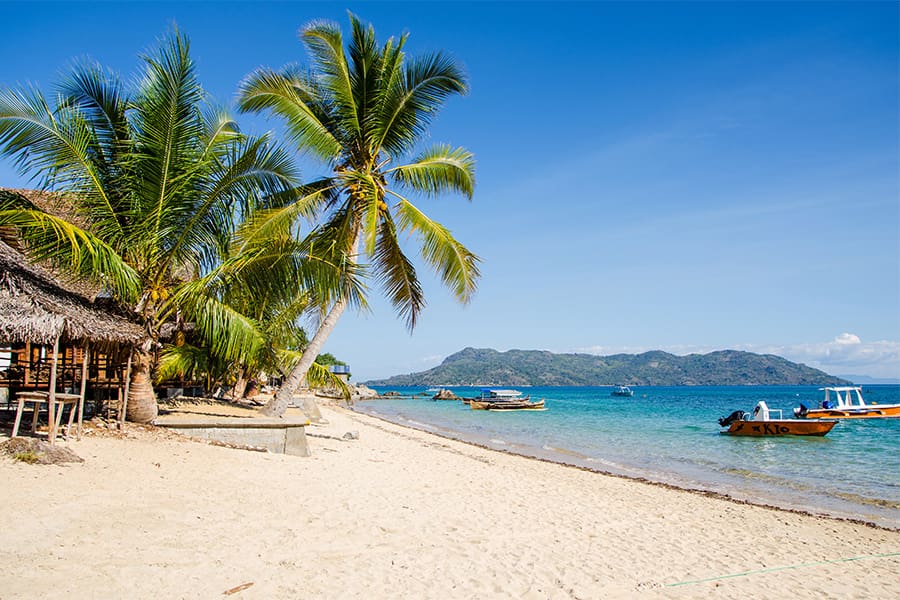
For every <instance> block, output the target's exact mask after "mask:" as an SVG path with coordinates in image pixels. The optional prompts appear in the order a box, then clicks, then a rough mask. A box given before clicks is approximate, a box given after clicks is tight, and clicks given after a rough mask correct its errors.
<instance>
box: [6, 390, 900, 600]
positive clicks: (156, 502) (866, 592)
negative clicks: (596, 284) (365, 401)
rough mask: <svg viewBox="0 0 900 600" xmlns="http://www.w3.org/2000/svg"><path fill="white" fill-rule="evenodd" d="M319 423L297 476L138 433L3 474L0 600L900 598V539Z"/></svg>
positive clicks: (353, 418) (328, 410)
mask: <svg viewBox="0 0 900 600" xmlns="http://www.w3.org/2000/svg"><path fill="white" fill-rule="evenodd" d="M323 412H324V413H325V416H326V418H327V419H328V420H329V421H330V424H329V425H327V426H316V427H310V428H308V431H309V433H310V434H312V436H315V437H311V438H310V445H311V447H312V452H313V456H312V457H310V458H300V457H295V456H285V455H275V454H267V453H259V452H253V451H247V450H236V449H230V448H223V447H218V446H213V445H208V444H203V443H198V442H193V441H188V440H184V439H181V438H179V437H178V436H175V435H174V434H169V433H163V432H159V431H156V430H153V429H152V428H138V427H135V426H130V428H129V430H128V435H127V436H126V437H124V438H122V437H115V436H99V435H97V434H96V433H95V434H92V435H89V436H87V437H86V438H85V439H84V440H82V441H78V442H76V441H73V442H69V443H67V444H66V445H67V446H68V447H69V448H71V449H72V450H73V451H74V452H76V453H77V454H78V455H79V456H81V457H82V458H84V459H85V462H83V463H79V464H69V465H61V466H56V465H50V466H40V465H28V464H23V463H18V462H13V461H12V460H11V459H9V458H0V479H2V482H3V484H2V486H0V503H2V505H3V506H4V510H3V511H2V512H0V532H2V533H0V561H2V564H3V565H4V570H5V573H4V575H3V577H2V579H0V598H3V599H4V600H11V599H14V598H50V597H56V598H58V597H65V598H220V597H229V598H259V599H263V598H265V599H272V598H301V597H305V598H441V599H445V598H535V599H537V598H631V597H641V598H655V597H665V598H669V597H672V598H698V597H715V598H748V597H752V598H896V597H897V595H898V594H900V554H898V553H900V532H896V531H888V530H884V529H877V528H873V527H868V526H865V525H861V524H856V523H852V522H844V521H837V520H833V519H828V518H822V517H815V516H809V515H802V514H795V513H789V512H784V511H779V510H773V509H768V508H763V507H758V506H751V505H746V504H739V503H735V502H730V501H727V500H723V499H719V498H714V497H708V496H704V495H701V494H697V493H691V492H684V491H679V490H673V489H668V488H665V487H662V486H657V485H649V484H644V483H640V482H635V481H630V480H626V479H622V478H616V477H611V476H606V475H600V474H596V473H590V472H586V471H582V470H579V469H575V468H570V467H565V466H561V465H556V464H550V463H546V462H541V461H538V460H533V459H528V458H523V457H518V456H513V455H509V454H504V453H498V452H494V451H490V450H485V449H482V448H478V447H475V446H471V445H468V444H465V443H460V442H456V441H452V440H446V439H443V438H439V437H436V436H433V435H431V434H428V433H423V432H419V431H415V430H411V429H406V428H403V427H400V426H396V425H393V424H390V423H385V422H382V421H379V420H377V419H374V418H371V417H367V416H364V415H360V414H357V413H353V412H351V411H349V410H346V409H343V408H336V407H323ZM347 431H357V432H359V439H358V440H352V441H342V440H340V439H338V438H340V437H341V435H343V433H345V432H347ZM4 439H5V438H4ZM825 561H837V562H833V563H826V562H825ZM736 575H740V576H736ZM692 582H696V583H692ZM676 584H683V585H676Z"/></svg>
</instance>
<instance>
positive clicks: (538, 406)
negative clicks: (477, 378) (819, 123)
mask: <svg viewBox="0 0 900 600" xmlns="http://www.w3.org/2000/svg"><path fill="white" fill-rule="evenodd" d="M469 407H470V408H471V409H472V410H544V400H543V399H541V400H538V401H537V402H530V401H528V400H524V401H523V400H516V401H502V402H488V401H481V400H470V401H469Z"/></svg>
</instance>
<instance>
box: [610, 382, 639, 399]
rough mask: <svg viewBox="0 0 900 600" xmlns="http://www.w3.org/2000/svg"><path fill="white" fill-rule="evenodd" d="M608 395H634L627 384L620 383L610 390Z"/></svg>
mask: <svg viewBox="0 0 900 600" xmlns="http://www.w3.org/2000/svg"><path fill="white" fill-rule="evenodd" d="M609 395H610V396H634V392H633V391H632V390H631V388H630V387H628V386H627V385H620V386H618V387H616V389H614V390H613V391H612V392H610V394H609Z"/></svg>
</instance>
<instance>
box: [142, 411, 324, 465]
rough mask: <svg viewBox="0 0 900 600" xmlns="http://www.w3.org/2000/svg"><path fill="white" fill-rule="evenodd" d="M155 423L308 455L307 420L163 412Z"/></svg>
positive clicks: (195, 434) (206, 436) (230, 441)
mask: <svg viewBox="0 0 900 600" xmlns="http://www.w3.org/2000/svg"><path fill="white" fill-rule="evenodd" d="M156 425H159V426H160V427H167V428H169V429H174V430H177V431H178V432H179V433H182V434H184V435H187V436H190V437H195V438H200V439H205V440H214V441H217V442H224V443H226V444H240V445H243V446H256V447H258V448H265V449H267V450H268V451H269V452H272V453H275V454H291V455H294V456H309V444H308V443H307V441H306V430H305V427H306V426H307V425H309V421H289V420H285V419H264V418H253V419H246V418H224V417H222V418H215V417H202V418H192V419H186V418H184V416H179V417H178V418H173V417H169V416H165V415H164V416H160V417H159V418H157V419H156Z"/></svg>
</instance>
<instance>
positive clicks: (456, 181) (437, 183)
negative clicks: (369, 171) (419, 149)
mask: <svg viewBox="0 0 900 600" xmlns="http://www.w3.org/2000/svg"><path fill="white" fill-rule="evenodd" d="M385 173H389V174H391V175H393V177H394V179H395V180H396V181H397V182H398V183H400V184H402V185H405V186H408V187H410V188H412V189H414V190H416V191H418V192H422V193H425V194H429V195H438V194H440V193H441V192H446V191H453V192H460V193H462V194H465V195H466V197H468V198H470V199H471V198H472V195H473V194H474V193H475V156H474V155H473V154H472V153H471V152H469V151H468V150H466V149H465V148H451V147H450V146H447V145H437V146H433V147H431V148H429V149H428V150H426V151H425V152H423V153H422V154H421V155H420V156H418V157H417V158H416V159H415V160H414V161H413V162H411V163H409V164H406V165H400V166H397V167H394V168H392V169H388V170H387V171H385Z"/></svg>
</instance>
